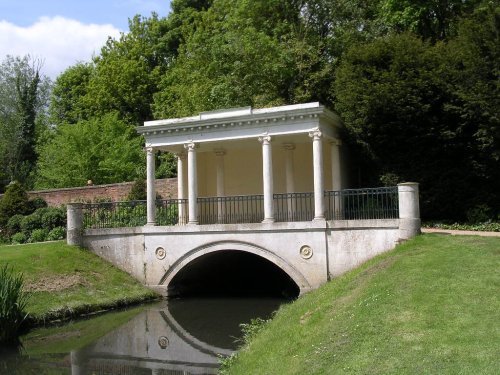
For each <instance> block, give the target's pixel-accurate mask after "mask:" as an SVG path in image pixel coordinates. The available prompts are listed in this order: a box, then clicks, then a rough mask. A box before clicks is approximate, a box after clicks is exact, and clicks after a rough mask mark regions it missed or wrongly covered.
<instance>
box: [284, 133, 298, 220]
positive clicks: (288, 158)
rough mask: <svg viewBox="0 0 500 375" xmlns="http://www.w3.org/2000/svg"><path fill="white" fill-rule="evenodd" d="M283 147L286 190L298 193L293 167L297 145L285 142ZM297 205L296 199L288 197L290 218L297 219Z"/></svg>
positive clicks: (288, 214)
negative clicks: (294, 151)
mask: <svg viewBox="0 0 500 375" xmlns="http://www.w3.org/2000/svg"><path fill="white" fill-rule="evenodd" d="M283 149H284V150H285V178H286V192H287V193H288V194H291V193H296V191H295V170H294V167H293V150H295V145H294V144H293V143H285V144H284V145H283ZM296 206H297V205H296V199H295V198H292V197H291V196H289V197H288V199H287V210H288V213H287V216H288V219H289V220H295V215H296V213H297V212H296V211H297V209H296Z"/></svg>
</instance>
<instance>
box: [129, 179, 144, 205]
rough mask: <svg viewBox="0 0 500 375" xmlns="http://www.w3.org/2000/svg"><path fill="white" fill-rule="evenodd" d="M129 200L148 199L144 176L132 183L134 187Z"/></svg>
mask: <svg viewBox="0 0 500 375" xmlns="http://www.w3.org/2000/svg"><path fill="white" fill-rule="evenodd" d="M127 200H129V201H143V200H146V181H145V180H144V179H142V178H139V179H137V180H135V181H134V184H133V185H132V189H131V190H130V193H129V194H128V196H127Z"/></svg>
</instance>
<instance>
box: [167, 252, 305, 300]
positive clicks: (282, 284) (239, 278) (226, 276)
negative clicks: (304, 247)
mask: <svg viewBox="0 0 500 375" xmlns="http://www.w3.org/2000/svg"><path fill="white" fill-rule="evenodd" d="M168 293H169V295H171V296H182V297H192V296H196V297H257V296H258V297H285V298H295V297H297V296H298V295H299V294H300V289H299V286H298V285H297V283H295V282H294V280H293V279H292V278H291V277H290V276H289V275H288V274H287V273H286V272H285V271H284V270H283V269H281V268H280V267H278V266H277V265H276V264H274V263H273V262H271V261H269V260H267V259H265V258H264V257H261V256H259V255H256V254H253V253H250V252H246V251H241V250H219V251H215V252H210V253H207V254H204V255H202V256H200V257H197V258H195V259H193V260H192V261H191V262H189V263H187V264H186V265H185V266H184V267H183V268H182V269H181V270H180V271H179V272H177V274H176V275H175V276H174V277H173V278H172V280H171V281H170V282H169V284H168Z"/></svg>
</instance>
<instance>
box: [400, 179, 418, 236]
mask: <svg viewBox="0 0 500 375" xmlns="http://www.w3.org/2000/svg"><path fill="white" fill-rule="evenodd" d="M398 199H399V238H400V239H402V240H407V239H410V238H412V237H415V236H416V235H417V234H420V205H419V192H418V183H416V182H405V183H402V184H398Z"/></svg>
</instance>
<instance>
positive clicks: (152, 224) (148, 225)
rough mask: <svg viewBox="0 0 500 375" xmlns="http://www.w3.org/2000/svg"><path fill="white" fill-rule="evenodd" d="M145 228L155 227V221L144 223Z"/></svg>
mask: <svg viewBox="0 0 500 375" xmlns="http://www.w3.org/2000/svg"><path fill="white" fill-rule="evenodd" d="M146 226H147V227H155V226H156V221H150V222H147V223H146Z"/></svg>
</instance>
